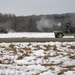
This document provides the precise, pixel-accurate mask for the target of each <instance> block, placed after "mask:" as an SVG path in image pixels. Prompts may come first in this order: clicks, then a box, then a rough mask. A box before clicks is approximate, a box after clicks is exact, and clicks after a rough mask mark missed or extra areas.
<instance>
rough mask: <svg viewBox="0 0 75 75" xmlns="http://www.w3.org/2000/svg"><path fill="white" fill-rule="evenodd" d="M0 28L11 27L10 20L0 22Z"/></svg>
mask: <svg viewBox="0 0 75 75" xmlns="http://www.w3.org/2000/svg"><path fill="white" fill-rule="evenodd" d="M0 28H5V29H9V28H11V22H10V21H7V22H5V23H1V24H0Z"/></svg>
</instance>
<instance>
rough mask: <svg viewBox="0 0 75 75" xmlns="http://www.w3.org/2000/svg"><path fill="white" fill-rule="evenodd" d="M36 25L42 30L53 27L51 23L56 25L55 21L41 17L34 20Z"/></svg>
mask: <svg viewBox="0 0 75 75" xmlns="http://www.w3.org/2000/svg"><path fill="white" fill-rule="evenodd" d="M36 25H37V29H39V31H43V29H45V28H48V29H49V28H53V25H56V23H55V22H54V21H53V20H51V19H47V18H45V17H42V18H41V19H40V20H39V21H37V22H36Z"/></svg>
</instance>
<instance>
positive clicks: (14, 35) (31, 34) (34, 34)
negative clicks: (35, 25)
mask: <svg viewBox="0 0 75 75" xmlns="http://www.w3.org/2000/svg"><path fill="white" fill-rule="evenodd" d="M34 37H35V38H55V35H54V33H44V32H41V33H40V32H19V33H16V32H14V33H12V32H10V33H7V34H5V33H4V34H3V33H2V34H0V38H34Z"/></svg>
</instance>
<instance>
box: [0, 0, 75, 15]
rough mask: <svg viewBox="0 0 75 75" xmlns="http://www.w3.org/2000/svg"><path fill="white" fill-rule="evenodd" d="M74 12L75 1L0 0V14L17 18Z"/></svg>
mask: <svg viewBox="0 0 75 75" xmlns="http://www.w3.org/2000/svg"><path fill="white" fill-rule="evenodd" d="M71 12H73V13H74V12H75V0H0V13H3V14H4V13H11V14H15V15H17V16H22V15H23V16H27V15H40V14H61V13H71Z"/></svg>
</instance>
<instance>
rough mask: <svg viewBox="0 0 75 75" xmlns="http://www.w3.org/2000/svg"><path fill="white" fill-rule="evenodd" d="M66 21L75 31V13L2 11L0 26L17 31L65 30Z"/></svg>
mask: <svg viewBox="0 0 75 75" xmlns="http://www.w3.org/2000/svg"><path fill="white" fill-rule="evenodd" d="M66 23H70V24H71V25H72V27H73V30H74V32H75V13H65V14H53V15H31V16H16V15H14V14H2V13H0V28H6V29H9V30H14V31H15V32H52V31H64V30H65V24H66Z"/></svg>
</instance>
